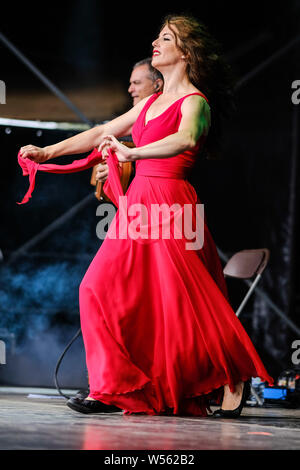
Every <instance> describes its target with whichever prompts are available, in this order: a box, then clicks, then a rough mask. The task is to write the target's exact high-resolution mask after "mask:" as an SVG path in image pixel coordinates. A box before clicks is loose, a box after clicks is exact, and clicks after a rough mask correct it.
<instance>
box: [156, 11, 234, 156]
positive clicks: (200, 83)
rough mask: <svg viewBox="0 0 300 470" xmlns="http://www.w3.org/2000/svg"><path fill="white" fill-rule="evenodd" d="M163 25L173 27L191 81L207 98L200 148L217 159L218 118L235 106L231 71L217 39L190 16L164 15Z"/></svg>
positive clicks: (218, 152)
mask: <svg viewBox="0 0 300 470" xmlns="http://www.w3.org/2000/svg"><path fill="white" fill-rule="evenodd" d="M165 26H168V27H169V28H170V29H171V30H172V31H173V33H174V34H175V38H176V44H177V46H178V47H179V49H180V50H181V51H182V52H183V53H184V55H185V56H186V60H187V73H188V77H189V79H190V81H191V83H192V84H193V85H194V86H195V87H196V88H197V89H198V90H199V91H201V92H202V93H204V95H206V96H207V98H208V100H209V104H210V109H211V128H210V130H209V134H208V138H207V139H206V144H205V148H204V152H205V156H206V158H208V159H219V158H220V155H221V136H222V120H223V118H226V117H229V116H231V114H232V112H233V111H234V110H235V102H234V86H235V78H234V74H233V71H232V69H231V67H230V66H229V64H227V62H226V60H225V59H224V57H223V56H222V52H221V45H220V43H219V42H218V41H217V40H216V39H215V38H214V37H213V36H212V35H211V34H210V33H209V32H208V30H207V28H206V26H205V25H204V24H203V23H201V22H200V21H198V20H197V19H196V18H194V17H193V16H188V15H168V16H166V17H165V19H164V21H163V25H162V27H161V29H162V28H164V27H165ZM174 27H175V28H176V29H174Z"/></svg>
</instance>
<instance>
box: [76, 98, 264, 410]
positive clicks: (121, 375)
mask: <svg viewBox="0 0 300 470" xmlns="http://www.w3.org/2000/svg"><path fill="white" fill-rule="evenodd" d="M158 96H159V93H157V94H154V95H152V96H151V97H150V98H149V99H148V101H147V102H146V104H145V106H144V108H143V110H142V112H141V113H140V115H139V117H138V119H137V121H136V123H135V125H134V127H133V132H132V136H133V140H134V143H135V145H136V146H137V147H138V146H143V145H146V144H149V143H151V142H153V141H157V140H160V139H163V138H164V137H166V136H168V135H170V134H173V133H175V132H176V131H177V130H178V128H179V125H180V120H181V104H182V101H183V100H184V99H185V97H184V98H181V99H179V100H177V101H176V102H175V103H173V104H172V105H171V106H169V107H168V109H166V111H165V112H163V113H162V114H161V115H159V116H158V117H156V118H154V119H152V120H150V121H149V122H147V123H146V122H145V116H146V112H147V110H148V108H149V107H150V106H151V104H152V103H153V102H154V101H155V100H156V99H157V97H158ZM187 96H189V95H187ZM201 96H203V97H204V95H202V94H201ZM204 98H205V97H204ZM203 142H204V140H203V139H202V138H201V139H200V140H199V142H198V145H197V147H196V148H195V150H194V151H187V152H184V153H183V154H181V155H177V156H175V157H171V158H155V159H144V160H137V161H136V175H135V177H134V179H133V181H132V182H131V184H130V186H129V188H128V190H127V192H126V197H127V206H128V207H129V206H131V205H132V204H143V205H144V206H146V208H147V209H148V210H149V214H150V212H151V207H153V206H151V205H152V204H155V203H156V204H159V205H160V204H163V203H166V204H168V206H172V205H173V204H175V203H177V204H180V205H181V206H182V207H183V205H184V204H191V205H192V207H193V208H194V209H195V207H196V203H198V204H199V203H200V201H199V198H198V197H197V194H196V192H195V190H194V188H193V186H192V185H191V184H190V183H189V182H188V181H187V179H186V175H187V172H188V170H189V169H190V168H191V167H192V166H193V164H194V162H195V158H196V155H197V152H198V150H199V148H200V146H201V145H203ZM111 177H112V178H113V174H112V175H111ZM111 183H112V181H110V182H109V180H107V182H106V183H105V186H104V190H105V187H107V188H108V187H109V184H111ZM119 193H121V191H119ZM116 197H117V194H116ZM118 207H119V206H118ZM120 220H121V217H120V207H119V209H118V211H117V213H116V215H115V218H114V220H113V221H112V224H111V226H110V229H109V230H112V227H114V228H115V229H116V228H117V227H118V226H119V225H118V224H119V221H120ZM122 220H123V221H124V219H122ZM128 220H129V221H132V220H133V219H132V218H130V216H128ZM121 223H122V222H121ZM120 226H121V224H120ZM149 226H150V224H149ZM109 233H110V231H109ZM109 233H108V234H107V236H106V238H105V239H104V241H103V243H102V245H101V247H100V249H99V251H98V253H97V254H96V256H95V258H94V259H93V261H92V263H91V264H90V266H89V268H88V270H87V272H86V274H85V276H84V278H83V280H82V282H81V285H80V290H79V301H80V315H81V328H82V334H83V339H84V344H85V350H86V362H87V368H88V372H89V380H90V391H91V393H90V396H91V397H92V398H95V399H97V400H100V401H102V402H104V403H106V404H114V405H116V406H119V407H120V408H121V409H123V410H124V412H125V413H131V412H132V413H138V412H139V413H146V414H165V413H166V414H174V415H194V416H207V410H209V400H210V399H211V398H215V399H217V400H219V399H220V396H221V395H220V391H221V387H222V386H223V385H224V384H229V385H230V387H231V390H232V391H233V390H234V385H235V384H236V383H237V382H239V381H240V380H243V381H245V380H247V379H249V378H251V377H261V379H262V380H264V381H267V382H269V383H270V384H271V383H273V379H272V378H271V377H270V376H269V375H268V373H267V372H266V370H265V368H264V366H263V364H262V362H261V360H260V358H259V356H258V354H257V352H256V350H255V348H254V346H253V344H252V342H251V341H250V339H249V337H248V335H247V333H246V332H245V330H244V328H243V326H242V325H241V323H240V321H239V319H238V318H237V317H236V315H235V313H234V311H233V309H232V307H231V306H230V304H229V298H228V292H227V288H226V283H225V279H224V275H223V269H222V265H221V262H220V259H219V256H218V253H217V250H216V247H215V244H214V241H213V239H212V237H211V235H210V233H209V230H208V228H207V226H206V224H205V230H204V245H203V247H202V248H201V249H196V250H187V249H186V245H185V243H186V241H187V240H186V239H185V238H184V237H181V239H176V238H174V236H172V230H171V231H170V233H171V237H170V238H164V237H163V236H162V235H160V237H159V239H155V240H153V239H152V240H150V238H148V239H146V238H144V239H142V238H140V239H133V238H132V237H129V236H128V237H127V238H125V237H123V238H120V237H119V238H118V237H116V238H113V237H110V236H108V235H109ZM116 233H118V232H117V231H116ZM127 233H128V232H127ZM148 233H149V232H148ZM149 240H150V242H149Z"/></svg>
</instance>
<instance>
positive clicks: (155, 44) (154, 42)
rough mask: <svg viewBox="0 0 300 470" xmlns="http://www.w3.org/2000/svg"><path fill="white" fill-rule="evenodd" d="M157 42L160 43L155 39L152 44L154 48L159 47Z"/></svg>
mask: <svg viewBox="0 0 300 470" xmlns="http://www.w3.org/2000/svg"><path fill="white" fill-rule="evenodd" d="M157 41H158V40H157V39H154V41H153V43H152V46H153V47H155V46H157Z"/></svg>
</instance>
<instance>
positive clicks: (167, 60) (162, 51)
mask: <svg viewBox="0 0 300 470" xmlns="http://www.w3.org/2000/svg"><path fill="white" fill-rule="evenodd" d="M173 28H174V30H175V27H173ZM152 46H153V53H152V66H153V67H155V68H157V69H158V70H159V68H160V67H161V66H165V65H175V64H177V63H178V62H179V61H182V58H183V53H182V51H181V50H180V49H179V48H178V46H177V44H176V38H175V34H174V32H173V31H172V30H171V29H170V28H169V27H168V26H164V27H163V29H162V30H161V32H160V34H159V36H158V38H157V39H155V41H153V43H152Z"/></svg>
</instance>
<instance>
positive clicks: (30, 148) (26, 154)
mask: <svg viewBox="0 0 300 470" xmlns="http://www.w3.org/2000/svg"><path fill="white" fill-rule="evenodd" d="M20 156H21V158H29V160H32V161H34V162H36V163H43V162H46V161H47V160H48V158H49V157H48V154H47V152H46V150H45V149H43V148H41V147H36V146H35V145H25V147H21V148H20Z"/></svg>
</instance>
